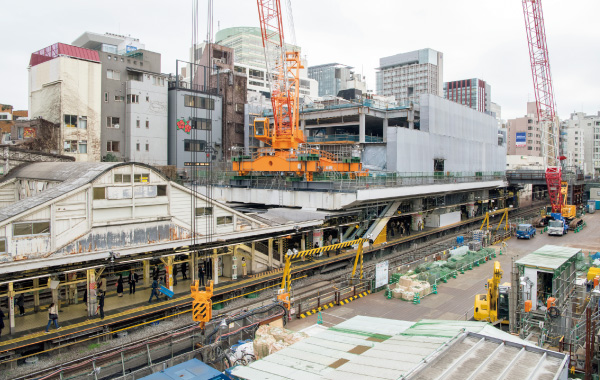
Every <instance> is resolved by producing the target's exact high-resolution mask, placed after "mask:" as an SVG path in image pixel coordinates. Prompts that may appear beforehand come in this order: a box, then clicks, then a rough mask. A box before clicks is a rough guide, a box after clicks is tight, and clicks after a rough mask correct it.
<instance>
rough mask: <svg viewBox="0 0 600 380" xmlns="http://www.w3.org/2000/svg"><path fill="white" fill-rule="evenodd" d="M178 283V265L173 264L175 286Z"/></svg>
mask: <svg viewBox="0 0 600 380" xmlns="http://www.w3.org/2000/svg"><path fill="white" fill-rule="evenodd" d="M176 285H177V265H175V264H173V286H176Z"/></svg>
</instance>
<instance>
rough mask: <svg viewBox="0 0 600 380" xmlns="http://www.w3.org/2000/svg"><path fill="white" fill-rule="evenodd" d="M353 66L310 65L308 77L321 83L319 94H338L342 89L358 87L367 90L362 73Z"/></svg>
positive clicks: (338, 64) (360, 89)
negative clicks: (356, 71)
mask: <svg viewBox="0 0 600 380" xmlns="http://www.w3.org/2000/svg"><path fill="white" fill-rule="evenodd" d="M352 69H353V67H352V66H348V65H343V64H341V63H328V64H325V65H317V66H310V67H309V68H308V77H309V78H310V79H314V80H316V81H317V82H318V83H319V96H321V97H323V96H338V94H339V92H340V91H343V90H349V89H356V90H359V91H361V93H366V92H367V85H366V83H365V82H364V80H363V77H362V75H360V74H356V73H355V72H354V71H353V70H352Z"/></svg>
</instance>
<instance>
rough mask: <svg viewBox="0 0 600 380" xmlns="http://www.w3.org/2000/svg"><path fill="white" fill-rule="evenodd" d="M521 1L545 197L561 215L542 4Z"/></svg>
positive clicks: (555, 124) (533, 0) (555, 128)
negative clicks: (538, 130) (540, 132)
mask: <svg viewBox="0 0 600 380" xmlns="http://www.w3.org/2000/svg"><path fill="white" fill-rule="evenodd" d="M522 1H523V14H524V16H525V31H526V32H527V42H528V46H529V60H530V62H531V74H532V76H533V89H534V93H535V102H536V106H537V115H538V121H539V124H540V128H541V130H542V152H543V155H544V168H545V169H546V185H547V186H548V196H549V197H550V204H551V205H552V212H561V207H562V204H563V200H562V196H561V192H560V186H561V175H562V173H561V166H560V160H559V157H558V119H557V117H556V103H555V101H554V89H553V87H552V75H551V74H550V61H549V58H548V46H547V44H546V30H545V28H544V14H543V12H542V2H541V0H522Z"/></svg>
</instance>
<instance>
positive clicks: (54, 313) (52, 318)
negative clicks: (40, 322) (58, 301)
mask: <svg viewBox="0 0 600 380" xmlns="http://www.w3.org/2000/svg"><path fill="white" fill-rule="evenodd" d="M52 322H54V327H55V328H56V329H57V330H60V326H59V325H58V308H57V307H56V305H55V304H54V302H52V303H51V304H50V307H49V308H48V324H47V325H46V334H48V333H49V332H50V331H49V329H50V325H51V324H52Z"/></svg>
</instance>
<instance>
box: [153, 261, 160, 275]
mask: <svg viewBox="0 0 600 380" xmlns="http://www.w3.org/2000/svg"><path fill="white" fill-rule="evenodd" d="M158 272H159V270H158V264H154V269H152V278H158Z"/></svg>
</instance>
